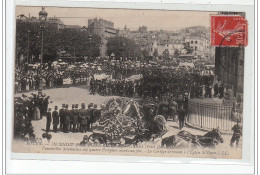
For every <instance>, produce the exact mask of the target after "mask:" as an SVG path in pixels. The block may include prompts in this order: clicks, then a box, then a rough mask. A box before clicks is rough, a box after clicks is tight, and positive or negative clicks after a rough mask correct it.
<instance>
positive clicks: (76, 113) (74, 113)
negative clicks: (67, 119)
mask: <svg viewBox="0 0 260 175" xmlns="http://www.w3.org/2000/svg"><path fill="white" fill-rule="evenodd" d="M74 107H75V108H74V110H72V124H73V132H76V131H77V130H79V121H78V119H79V110H78V104H75V106H74Z"/></svg>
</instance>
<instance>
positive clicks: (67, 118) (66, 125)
mask: <svg viewBox="0 0 260 175" xmlns="http://www.w3.org/2000/svg"><path fill="white" fill-rule="evenodd" d="M68 108H69V105H68V104H66V106H65V110H64V132H65V133H68V132H69V125H70V111H69V110H68Z"/></svg>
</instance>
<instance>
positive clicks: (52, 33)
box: [16, 20, 101, 62]
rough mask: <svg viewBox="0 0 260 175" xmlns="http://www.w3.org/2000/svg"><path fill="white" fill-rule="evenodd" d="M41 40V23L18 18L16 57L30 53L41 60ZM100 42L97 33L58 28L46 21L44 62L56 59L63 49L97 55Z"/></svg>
mask: <svg viewBox="0 0 260 175" xmlns="http://www.w3.org/2000/svg"><path fill="white" fill-rule="evenodd" d="M28 31H30V32H28ZM28 38H29V43H30V44H29V49H28ZM41 42H42V35H41V28H40V23H37V22H35V23H31V22H23V21H21V20H17V22H16V58H20V56H21V55H29V58H31V57H32V56H34V57H35V59H36V60H38V61H39V55H40V54H41ZM100 44H101V38H100V37H99V36H97V35H91V34H90V33H89V32H87V31H81V30H77V29H62V30H58V29H57V28H55V26H54V25H51V24H50V23H46V27H45V28H44V29H43V53H44V54H43V62H52V61H53V60H55V59H56V58H58V52H59V51H61V50H63V51H66V52H67V53H69V54H70V55H73V56H77V57H84V56H90V57H97V56H99V47H100ZM28 50H29V53H28ZM34 61H35V60H34Z"/></svg>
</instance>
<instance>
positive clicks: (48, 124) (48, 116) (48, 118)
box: [46, 108, 51, 132]
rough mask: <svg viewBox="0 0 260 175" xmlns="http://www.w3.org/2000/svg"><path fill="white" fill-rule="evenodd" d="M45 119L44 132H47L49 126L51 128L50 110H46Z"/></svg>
mask: <svg viewBox="0 0 260 175" xmlns="http://www.w3.org/2000/svg"><path fill="white" fill-rule="evenodd" d="M46 118H47V123H46V132H49V131H50V126H51V108H49V109H48V112H47V115H46Z"/></svg>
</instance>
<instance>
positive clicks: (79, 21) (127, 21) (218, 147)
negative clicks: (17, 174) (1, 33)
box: [12, 6, 249, 159]
mask: <svg viewBox="0 0 260 175" xmlns="http://www.w3.org/2000/svg"><path fill="white" fill-rule="evenodd" d="M15 16H16V19H15V24H14V26H15V49H14V50H15V53H14V58H13V59H14V65H13V70H14V74H13V80H12V81H13V85H14V89H12V91H13V94H14V95H13V115H12V120H13V129H12V132H13V133H12V152H13V153H39V154H81V155H104V156H105V155H117V156H147V157H181V158H210V159H242V148H243V147H242V145H243V121H244V114H243V106H244V104H243V99H244V60H245V55H246V54H245V47H246V46H247V45H248V23H247V19H246V18H247V15H246V13H245V12H239V11H238V12H234V11H232V12H227V11H225V12H223V11H215V12H214V11H191V10H190V11H177V10H140V9H112V8H111V9H109V8H107V9H102V8H87V7H85V8H83V7H82V8H74V7H73V8H72V7H71V8H69V7H51V6H47V7H42V6H16V8H15ZM246 117H249V116H246Z"/></svg>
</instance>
